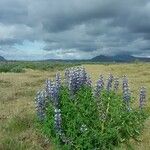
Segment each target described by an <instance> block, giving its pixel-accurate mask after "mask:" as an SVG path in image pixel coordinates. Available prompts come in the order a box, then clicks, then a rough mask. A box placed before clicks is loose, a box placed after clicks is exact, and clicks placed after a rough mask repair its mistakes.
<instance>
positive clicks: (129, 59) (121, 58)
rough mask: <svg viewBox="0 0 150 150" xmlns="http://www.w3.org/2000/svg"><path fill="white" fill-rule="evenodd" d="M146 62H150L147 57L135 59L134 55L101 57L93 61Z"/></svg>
mask: <svg viewBox="0 0 150 150" xmlns="http://www.w3.org/2000/svg"><path fill="white" fill-rule="evenodd" d="M136 60H137V61H144V62H150V58H147V57H135V56H132V55H115V56H105V55H99V56H96V57H94V58H92V59H91V61H94V62H97V61H99V62H133V61H136Z"/></svg>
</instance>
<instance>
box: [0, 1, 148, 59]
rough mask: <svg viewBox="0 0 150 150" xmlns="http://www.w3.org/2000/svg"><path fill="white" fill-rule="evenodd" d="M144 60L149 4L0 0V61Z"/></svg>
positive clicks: (146, 49)
mask: <svg viewBox="0 0 150 150" xmlns="http://www.w3.org/2000/svg"><path fill="white" fill-rule="evenodd" d="M117 54H129V55H133V56H140V57H143V56H144V57H145V56H146V57H150V0H0V56H3V57H5V58H6V59H11V60H41V59H90V58H92V57H94V56H97V55H117Z"/></svg>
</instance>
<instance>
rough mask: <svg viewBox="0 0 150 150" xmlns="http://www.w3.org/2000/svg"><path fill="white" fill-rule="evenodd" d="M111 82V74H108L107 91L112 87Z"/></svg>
mask: <svg viewBox="0 0 150 150" xmlns="http://www.w3.org/2000/svg"><path fill="white" fill-rule="evenodd" d="M112 82H113V75H112V74H109V77H108V81H107V86H106V90H107V91H108V92H109V91H110V90H111V88H112Z"/></svg>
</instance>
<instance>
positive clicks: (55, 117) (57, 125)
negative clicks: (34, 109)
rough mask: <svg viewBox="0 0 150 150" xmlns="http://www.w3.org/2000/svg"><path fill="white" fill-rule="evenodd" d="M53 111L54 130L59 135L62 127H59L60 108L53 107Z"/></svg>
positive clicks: (60, 120)
mask: <svg viewBox="0 0 150 150" xmlns="http://www.w3.org/2000/svg"><path fill="white" fill-rule="evenodd" d="M54 112H55V115H54V120H55V122H54V124H55V130H56V132H57V133H58V134H59V135H61V132H62V127H61V126H62V125H61V124H62V118H61V110H60V109H58V108H56V107H55V110H54Z"/></svg>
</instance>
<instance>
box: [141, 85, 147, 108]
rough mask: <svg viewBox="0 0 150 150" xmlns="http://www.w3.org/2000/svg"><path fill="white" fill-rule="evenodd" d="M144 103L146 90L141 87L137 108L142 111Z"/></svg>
mask: <svg viewBox="0 0 150 150" xmlns="http://www.w3.org/2000/svg"><path fill="white" fill-rule="evenodd" d="M145 101H146V89H145V87H141V89H140V98H139V108H140V109H142V108H143V107H144V104H145Z"/></svg>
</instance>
